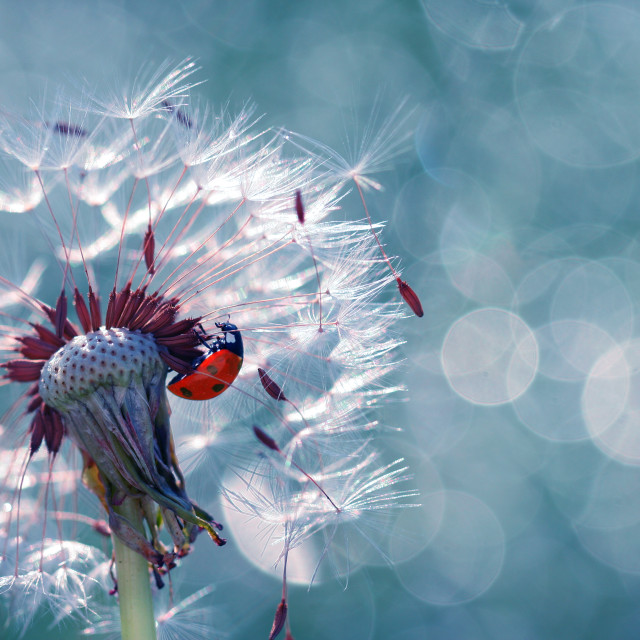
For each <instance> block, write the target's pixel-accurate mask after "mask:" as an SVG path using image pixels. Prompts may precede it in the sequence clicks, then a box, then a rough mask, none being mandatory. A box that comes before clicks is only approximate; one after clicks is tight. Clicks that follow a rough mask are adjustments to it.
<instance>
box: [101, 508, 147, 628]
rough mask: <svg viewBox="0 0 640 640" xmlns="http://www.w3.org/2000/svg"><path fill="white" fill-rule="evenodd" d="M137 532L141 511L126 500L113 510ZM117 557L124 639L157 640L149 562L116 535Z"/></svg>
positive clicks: (114, 542)
mask: <svg viewBox="0 0 640 640" xmlns="http://www.w3.org/2000/svg"><path fill="white" fill-rule="evenodd" d="M114 511H115V512H116V513H118V514H119V515H121V516H123V517H125V518H126V519H127V520H128V521H129V522H130V523H131V524H132V525H133V526H134V527H135V528H136V529H138V531H141V532H144V528H143V524H142V509H141V508H140V504H139V502H138V501H137V500H134V499H131V498H126V499H125V500H124V502H123V503H122V504H121V505H119V506H117V507H114ZM112 538H113V547H114V550H115V554H116V573H117V577H118V598H119V601H120V626H121V629H122V640H156V620H155V617H154V615H153V601H152V599H151V581H150V579H149V563H148V562H147V561H146V560H145V559H144V558H143V557H142V556H141V555H140V554H139V553H136V552H135V551H134V550H133V549H130V548H129V547H127V546H126V545H125V544H124V543H123V542H121V541H120V539H119V538H118V537H117V536H115V535H114V536H112Z"/></svg>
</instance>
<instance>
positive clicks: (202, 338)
mask: <svg viewBox="0 0 640 640" xmlns="http://www.w3.org/2000/svg"><path fill="white" fill-rule="evenodd" d="M198 328H199V329H200V331H201V332H202V335H201V334H200V333H198V332H197V331H196V330H195V329H194V330H193V332H194V333H195V334H196V337H197V338H198V340H200V342H201V343H202V344H203V345H204V346H205V347H207V349H211V345H210V344H209V343H208V342H207V341H206V337H207V332H206V331H205V330H204V327H203V326H202V323H200V322H199V323H198Z"/></svg>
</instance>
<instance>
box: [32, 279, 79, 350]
mask: <svg viewBox="0 0 640 640" xmlns="http://www.w3.org/2000/svg"><path fill="white" fill-rule="evenodd" d="M40 306H41V307H42V310H43V311H44V312H45V313H46V314H47V317H48V318H49V322H51V324H52V325H53V326H54V328H55V329H56V333H57V334H58V338H62V337H63V336H64V338H66V339H67V340H71V338H75V337H76V336H77V335H78V329H77V328H76V326H75V325H74V324H73V323H72V322H71V321H70V320H69V318H67V296H66V294H65V292H64V291H63V292H62V293H61V294H60V296H59V297H58V301H57V303H56V308H55V309H52V308H51V307H50V306H48V305H46V304H41V305H40ZM59 328H60V331H58V329H59Z"/></svg>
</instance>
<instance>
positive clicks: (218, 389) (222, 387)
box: [211, 383, 225, 393]
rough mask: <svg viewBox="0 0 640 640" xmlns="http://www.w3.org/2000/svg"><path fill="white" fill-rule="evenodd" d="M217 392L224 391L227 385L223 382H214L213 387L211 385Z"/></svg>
mask: <svg viewBox="0 0 640 640" xmlns="http://www.w3.org/2000/svg"><path fill="white" fill-rule="evenodd" d="M211 388H212V389H213V390H214V391H215V392H216V393H218V392H219V391H222V390H223V389H224V388H225V385H224V384H222V383H218V384H214V385H213V387H211Z"/></svg>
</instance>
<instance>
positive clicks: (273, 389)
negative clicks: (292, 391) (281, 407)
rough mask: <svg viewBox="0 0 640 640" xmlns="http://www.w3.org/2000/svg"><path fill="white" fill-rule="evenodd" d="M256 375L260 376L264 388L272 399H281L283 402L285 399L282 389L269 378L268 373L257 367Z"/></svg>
mask: <svg viewBox="0 0 640 640" xmlns="http://www.w3.org/2000/svg"><path fill="white" fill-rule="evenodd" d="M258 375H259V376H260V382H261V383H262V386H263V387H264V390H265V391H266V392H267V393H268V394H269V395H270V396H271V397H272V398H273V399H274V400H281V401H283V402H286V401H287V398H286V397H285V395H284V393H282V389H281V388H280V387H279V386H278V385H277V384H276V383H275V382H274V381H273V380H272V379H271V377H270V376H269V374H268V373H267V372H266V371H265V370H264V369H260V368H259V367H258Z"/></svg>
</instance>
